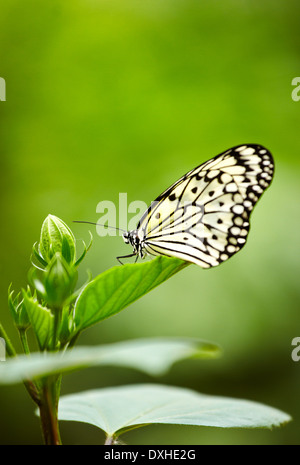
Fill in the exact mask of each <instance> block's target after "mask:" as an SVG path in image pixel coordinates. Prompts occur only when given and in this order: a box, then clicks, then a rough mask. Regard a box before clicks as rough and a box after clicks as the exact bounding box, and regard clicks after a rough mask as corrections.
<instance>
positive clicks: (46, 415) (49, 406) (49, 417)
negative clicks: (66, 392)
mask: <svg viewBox="0 0 300 465" xmlns="http://www.w3.org/2000/svg"><path fill="white" fill-rule="evenodd" d="M60 382H61V375H59V376H49V377H48V378H46V379H45V380H44V383H43V387H42V392H41V398H40V402H39V409H40V418H41V426H42V431H43V437H44V442H45V444H46V445H60V444H61V439H60V433H59V426H58V418H57V410H58V399H59V391H60Z"/></svg>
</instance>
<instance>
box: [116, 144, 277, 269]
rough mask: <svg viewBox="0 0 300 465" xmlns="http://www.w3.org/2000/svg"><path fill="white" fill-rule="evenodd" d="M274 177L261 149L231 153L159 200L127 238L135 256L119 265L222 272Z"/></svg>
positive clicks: (241, 148) (266, 154) (267, 155)
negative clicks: (150, 258)
mask: <svg viewBox="0 0 300 465" xmlns="http://www.w3.org/2000/svg"><path fill="white" fill-rule="evenodd" d="M273 173H274V161H273V157H272V155H271V153H270V152H269V151H268V150H267V149H266V148H265V147H263V146H262V145H256V144H244V145H238V146H236V147H232V148H230V149H229V150H226V151H225V152H223V153H221V154H220V155H217V156H216V157H214V158H212V159H210V160H208V161H207V162H205V163H203V164H201V165H199V166H197V167H196V168H194V169H193V170H191V171H189V172H188V173H186V174H185V175H184V176H182V177H181V178H180V179H179V180H178V181H176V182H175V183H174V184H172V185H171V186H170V187H169V188H168V189H166V190H165V191H164V192H163V193H162V194H160V195H159V196H158V197H157V198H156V199H155V200H154V201H153V202H152V203H151V204H150V206H149V208H148V209H147V210H146V211H145V213H144V214H143V215H142V217H141V219H140V221H139V223H138V225H137V227H136V229H134V230H132V231H127V232H124V233H123V239H124V241H125V243H126V244H130V245H131V246H132V247H133V253H131V254H129V255H125V256H122V257H117V259H118V260H119V261H120V259H121V258H126V257H132V256H136V258H138V257H139V256H140V257H141V258H144V257H145V256H146V255H148V254H150V255H165V256H167V257H177V258H180V259H182V260H186V261H188V262H191V263H195V264H196V265H199V266H200V267H202V268H211V267H214V266H218V265H219V264H221V263H223V262H225V261H226V260H228V259H229V258H231V257H232V256H233V255H234V254H235V253H237V252H238V251H239V250H241V249H242V247H244V245H245V243H246V240H247V236H248V233H249V228H250V223H249V220H250V215H251V212H252V210H253V207H254V205H255V204H256V203H257V201H258V200H259V198H260V197H261V195H262V194H263V192H264V190H265V189H266V188H267V187H268V186H269V185H270V183H271V181H272V178H273ZM121 263H122V262H121Z"/></svg>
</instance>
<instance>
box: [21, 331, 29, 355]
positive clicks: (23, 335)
mask: <svg viewBox="0 0 300 465" xmlns="http://www.w3.org/2000/svg"><path fill="white" fill-rule="evenodd" d="M19 335H20V339H21V343H22V347H23V350H24V353H25V354H27V355H28V354H30V349H29V346H28V341H27V334H26V329H19Z"/></svg>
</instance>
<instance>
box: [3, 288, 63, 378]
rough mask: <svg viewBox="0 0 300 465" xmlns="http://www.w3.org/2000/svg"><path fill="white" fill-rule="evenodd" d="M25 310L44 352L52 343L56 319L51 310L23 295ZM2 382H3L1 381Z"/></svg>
mask: <svg viewBox="0 0 300 465" xmlns="http://www.w3.org/2000/svg"><path fill="white" fill-rule="evenodd" d="M23 296H24V305H25V309H26V312H27V315H28V318H29V321H30V323H31V326H32V329H33V331H34V334H35V336H36V338H37V341H38V345H39V348H40V350H44V349H45V348H46V347H48V346H49V344H50V343H51V336H52V334H53V328H54V317H53V315H52V314H51V312H50V310H49V309H48V308H46V307H43V306H42V305H40V304H39V303H38V301H37V300H36V299H35V298H34V297H29V296H28V295H27V293H26V292H24V293H23ZM0 382H1V381H0Z"/></svg>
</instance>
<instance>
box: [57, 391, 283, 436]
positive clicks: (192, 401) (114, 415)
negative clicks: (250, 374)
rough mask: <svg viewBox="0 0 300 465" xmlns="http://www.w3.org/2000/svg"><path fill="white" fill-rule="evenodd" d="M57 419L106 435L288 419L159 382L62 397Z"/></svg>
mask: <svg viewBox="0 0 300 465" xmlns="http://www.w3.org/2000/svg"><path fill="white" fill-rule="evenodd" d="M58 418H59V420H69V421H81V422H85V423H90V424H92V425H95V426H97V427H98V428H100V429H102V430H103V431H105V433H106V434H107V435H108V436H110V437H111V436H119V435H120V434H121V433H124V432H126V431H128V430H130V429H132V428H136V427H139V426H146V425H150V424H155V423H167V424H180V425H195V426H215V427H221V428H234V427H240V428H258V427H266V428H271V427H273V426H279V425H280V424H282V423H286V422H288V421H290V420H291V417H290V416H289V415H288V414H286V413H284V412H282V411H280V410H277V409H275V408H272V407H268V406H266V405H263V404H260V403H257V402H252V401H248V400H243V399H233V398H229V397H219V396H209V395H205V394H200V393H198V392H196V391H192V390H190V389H184V388H178V387H172V386H164V385H157V384H136V385H128V386H121V387H114V388H107V389H98V390H90V391H85V392H81V393H79V394H70V395H66V396H62V397H61V398H60V401H59V409H58Z"/></svg>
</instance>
